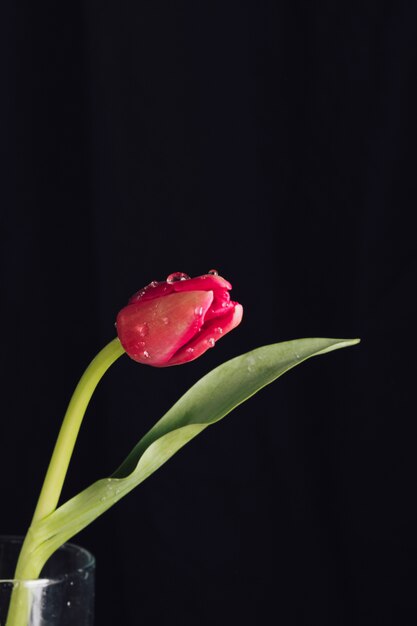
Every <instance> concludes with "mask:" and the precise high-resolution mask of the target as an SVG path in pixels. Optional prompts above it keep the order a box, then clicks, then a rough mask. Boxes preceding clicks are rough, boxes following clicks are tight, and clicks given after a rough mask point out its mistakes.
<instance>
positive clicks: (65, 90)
mask: <svg viewBox="0 0 417 626" xmlns="http://www.w3.org/2000/svg"><path fill="white" fill-rule="evenodd" d="M1 25H2V29H3V30H4V33H3V36H2V37H1V45H2V54H1V57H2V61H3V63H2V67H3V69H4V71H3V74H2V76H3V77H2V79H1V84H2V104H3V106H4V107H5V113H4V114H3V116H2V125H1V128H2V140H1V145H2V150H4V156H5V159H4V166H3V171H2V173H3V176H2V191H1V198H2V211H1V212H2V225H1V254H2V263H1V322H2V329H3V332H2V347H1V351H0V355H1V366H2V371H1V380H2V396H1V398H2V411H1V422H0V432H1V455H0V468H1V476H2V479H1V493H2V498H1V502H2V504H1V516H0V520H1V524H0V529H1V532H5V533H23V532H24V531H25V529H26V527H27V524H28V522H29V520H30V517H31V514H32V511H33V508H34V505H35V501H36V497H37V494H38V491H39V488H40V484H41V481H42V477H43V474H44V471H45V468H46V464H47V459H48V456H49V453H50V451H51V448H52V445H53V441H54V439H55V436H56V433H57V430H58V427H59V423H60V420H61V417H62V415H63V413H64V411H65V407H66V404H67V402H68V399H69V397H70V395H71V392H72V390H73V388H74V385H75V383H76V381H77V379H78V378H79V376H80V375H81V373H82V371H83V369H84V367H85V366H86V365H87V363H88V362H89V360H90V359H91V358H92V357H93V356H94V354H95V353H96V352H97V351H98V350H99V349H100V348H101V347H102V346H103V345H104V344H105V343H106V342H107V341H109V340H110V339H112V337H113V336H114V320H115V316H116V313H117V311H118V310H119V309H120V308H121V307H122V306H123V305H124V304H125V302H126V300H127V298H128V297H129V296H130V295H131V294H132V293H133V292H135V291H136V290H138V289H139V288H140V287H142V286H143V285H144V284H146V283H148V282H150V281H151V280H153V279H158V280H162V279H164V278H165V276H166V275H167V274H168V273H170V272H172V271H184V272H187V273H188V274H191V275H199V274H202V273H205V272H206V271H207V270H209V269H211V268H213V267H214V268H217V269H218V270H219V271H220V272H221V274H223V275H224V276H225V277H226V278H228V279H229V280H230V281H231V282H232V283H233V296H234V297H235V298H236V299H237V300H238V301H240V302H242V303H243V305H244V307H245V317H244V322H243V323H242V325H241V327H240V328H239V329H238V330H236V331H234V332H233V333H232V334H231V335H229V336H228V337H227V338H225V339H224V340H223V341H222V342H221V343H220V344H219V345H218V346H217V347H216V349H215V350H212V351H210V352H209V353H208V354H206V355H205V356H204V357H203V358H201V359H200V360H199V361H196V362H195V363H194V364H189V365H186V366H184V367H177V368H168V369H165V370H154V369H151V368H146V367H143V366H140V365H137V364H135V363H133V362H132V361H130V360H129V359H128V358H127V357H123V358H122V359H121V360H120V361H118V362H117V364H116V365H114V366H113V368H112V369H111V371H110V372H109V373H108V374H107V375H106V377H105V379H104V380H103V382H102V383H101V385H100V387H99V389H98V392H97V394H96V396H95V398H94V400H93V402H92V405H91V406H90V408H89V411H88V413H87V416H86V420H85V423H84V425H83V428H82V431H81V435H80V439H79V443H78V445H77V449H76V452H75V456H74V459H73V463H72V465H71V468H70V473H69V476H68V482H67V484H66V487H65V495H66V496H69V495H71V494H73V493H75V492H76V491H77V490H79V489H81V488H83V487H84V486H86V485H87V484H89V483H90V482H92V481H93V480H94V479H96V478H98V477H102V476H106V475H109V474H110V473H111V472H112V471H113V470H114V469H115V468H116V467H117V465H118V464H119V462H120V461H121V460H122V459H123V458H124V456H125V455H126V454H127V452H128V451H129V449H130V448H131V447H132V446H133V444H134V443H136V441H137V440H138V439H139V438H140V436H141V435H142V434H143V433H144V432H145V431H146V429H147V428H148V427H149V426H150V425H151V424H153V422H154V421H155V420H156V419H158V418H159V417H160V416H161V415H162V414H163V413H164V412H165V410H166V409H167V408H168V407H169V406H170V405H171V404H172V403H173V402H174V401H175V400H176V399H177V398H178V397H179V396H180V395H181V394H182V393H183V392H184V391H185V390H186V389H187V388H188V386H189V385H191V384H192V383H193V382H194V381H196V380H197V379H198V378H199V377H200V376H201V375H202V374H204V373H205V372H207V371H209V370H210V369H211V368H212V367H214V366H216V365H217V364H219V363H221V362H223V361H224V360H226V359H227V358H230V357H232V356H235V355H237V354H239V353H242V352H245V351H247V350H249V349H251V348H254V347H256V346H258V345H262V344H265V343H272V342H275V341H281V340H286V339H292V338H296V337H304V336H335V337H355V336H360V337H362V343H361V345H360V346H359V347H355V348H350V349H348V350H343V351H340V352H337V353H334V354H331V355H328V356H326V357H322V358H318V359H315V360H313V361H311V362H309V363H307V364H306V365H303V366H302V367H301V368H299V369H296V370H295V371H293V372H291V373H289V374H288V375H287V376H286V377H284V378H282V379H281V380H280V381H278V382H277V383H275V384H274V385H272V386H271V387H270V388H268V389H265V390H263V391H262V392H261V393H260V394H259V395H258V396H257V397H256V398H253V399H251V400H250V401H249V402H248V403H247V404H246V405H244V406H241V407H240V408H239V409H238V410H236V411H235V412H234V413H232V414H231V415H230V416H229V417H227V419H225V420H224V421H223V422H221V423H220V424H218V425H216V426H214V427H212V428H211V429H209V430H207V431H206V432H205V433H204V434H203V435H201V436H200V437H199V438H198V439H196V440H195V441H194V442H192V443H191V444H190V445H189V446H188V447H186V448H185V449H184V450H183V451H181V452H180V453H179V454H178V455H177V456H176V457H174V458H173V459H172V460H171V461H170V462H169V463H168V464H167V465H165V466H164V467H163V468H161V470H159V472H158V473H157V474H155V475H154V476H152V477H151V478H150V479H149V480H148V481H147V482H145V483H144V484H143V485H142V486H140V487H139V488H138V489H137V490H136V491H135V492H133V493H132V494H130V495H129V496H127V497H126V498H125V499H124V500H123V501H122V502H120V503H119V504H118V505H117V506H115V507H114V509H112V510H110V511H109V512H107V513H106V514H105V515H104V516H103V517H102V518H100V519H99V520H97V521H96V522H95V523H94V524H93V525H92V526H91V527H90V528H88V529H86V530H85V531H83V532H82V533H81V534H80V535H79V536H77V538H76V540H77V541H78V542H79V543H82V544H83V545H85V546H87V547H89V548H90V549H91V550H92V551H93V552H94V553H95V555H96V557H97V620H96V623H97V626H107V625H110V624H112V625H114V624H126V625H129V626H135V625H136V624H138V625H140V624H149V623H153V624H157V625H158V626H165V625H168V624H170V625H171V624H175V625H178V626H188V625H193V626H194V625H201V626H206V625H209V624H210V625H212V624H219V625H226V624H228V625H229V624H246V623H248V624H249V623H251V624H253V623H259V624H265V623H277V624H285V625H288V626H293V625H294V626H304V625H306V626H307V625H318V626H326V625H329V626H330V625H331V626H339V625H340V626H345V625H360V626H362V625H363V626H365V625H367V626H368V625H378V626H381V625H388V624H390V625H391V624H392V625H394V624H395V625H398V624H401V625H403V626H407V625H411V624H415V623H417V593H416V591H417V565H416V547H417V546H416V505H415V478H416V460H415V457H416V455H415V449H416V427H415V409H414V393H413V390H414V386H415V372H414V353H415V339H414V326H415V315H416V297H415V287H416V283H415V280H416V256H415V253H414V252H415V237H416V235H415V227H414V225H413V222H412V215H413V213H414V211H415V207H416V158H415V149H416V148H415V146H416V104H417V103H416V70H417V67H416V65H417V43H416V42H417V4H416V3H415V2H412V1H410V2H401V1H400V2H365V3H350V2H339V3H334V2H324V3H322V2H294V1H291V0H288V1H285V2H273V1H271V2H259V3H255V2H251V3H247V2H235V1H232V2H207V3H206V2H190V3H188V4H186V3H181V2H162V3H161V2H154V1H147V2H144V1H141V2H115V1H107V0H104V1H102V2H92V1H89V2H79V1H74V2H72V3H66V4H65V5H61V4H60V3H55V2H43V3H40V4H39V3H31V2H26V3H23V4H19V6H15V5H14V3H11V4H10V6H7V5H6V6H5V7H4V9H3V19H2V20H1Z"/></svg>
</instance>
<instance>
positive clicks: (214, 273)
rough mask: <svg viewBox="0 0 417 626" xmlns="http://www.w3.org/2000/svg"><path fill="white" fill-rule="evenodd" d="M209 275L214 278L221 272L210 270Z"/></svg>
mask: <svg viewBox="0 0 417 626" xmlns="http://www.w3.org/2000/svg"><path fill="white" fill-rule="evenodd" d="M207 274H211V275H212V276H218V275H219V272H218V271H217V270H209V271H208V272H207Z"/></svg>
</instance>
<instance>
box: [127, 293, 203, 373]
mask: <svg viewBox="0 0 417 626" xmlns="http://www.w3.org/2000/svg"><path fill="white" fill-rule="evenodd" d="M212 300H213V292H212V291H207V292H205V291H190V292H186V293H172V294H169V295H168V296H164V297H163V298H156V299H152V300H147V301H140V302H136V303H134V304H128V305H127V306H126V307H125V308H124V309H122V310H121V311H120V313H119V315H118V316H117V323H116V326H117V333H118V335H119V339H120V341H121V344H122V346H123V348H124V349H125V350H126V352H127V354H128V355H129V356H130V357H131V358H132V359H134V360H135V361H139V363H146V364H147V365H153V366H157V367H163V366H164V365H166V364H167V362H168V361H169V359H170V358H171V356H172V355H173V354H175V353H176V352H177V351H178V350H179V349H180V348H181V347H182V346H183V345H184V344H186V343H188V342H189V341H190V340H192V338H193V337H194V336H195V334H196V333H198V332H199V330H200V328H201V327H202V325H203V321H204V315H205V313H206V311H207V309H208V308H209V306H210V305H211V303H212Z"/></svg>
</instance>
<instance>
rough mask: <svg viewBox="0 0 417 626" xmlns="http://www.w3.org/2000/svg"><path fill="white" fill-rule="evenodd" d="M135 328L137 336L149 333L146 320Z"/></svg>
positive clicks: (144, 335)
mask: <svg viewBox="0 0 417 626" xmlns="http://www.w3.org/2000/svg"><path fill="white" fill-rule="evenodd" d="M136 330H137V333H138V335H139V337H146V335H147V334H148V333H149V326H148V324H147V323H146V322H144V323H143V324H140V325H139V326H137V328H136Z"/></svg>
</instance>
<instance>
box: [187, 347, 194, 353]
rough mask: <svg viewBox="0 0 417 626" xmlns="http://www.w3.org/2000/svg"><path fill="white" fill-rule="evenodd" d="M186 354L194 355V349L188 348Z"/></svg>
mask: <svg viewBox="0 0 417 626" xmlns="http://www.w3.org/2000/svg"><path fill="white" fill-rule="evenodd" d="M186 352H187V353H188V354H193V352H194V348H187V349H186Z"/></svg>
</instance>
